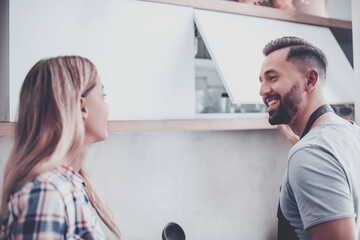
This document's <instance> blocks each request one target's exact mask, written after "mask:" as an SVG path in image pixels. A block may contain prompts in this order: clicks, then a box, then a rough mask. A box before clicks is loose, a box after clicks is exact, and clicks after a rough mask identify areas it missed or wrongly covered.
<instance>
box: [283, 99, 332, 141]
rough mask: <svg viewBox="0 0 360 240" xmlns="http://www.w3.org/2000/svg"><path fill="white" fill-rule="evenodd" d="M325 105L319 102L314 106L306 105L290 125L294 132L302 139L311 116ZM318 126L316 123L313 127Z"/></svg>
mask: <svg viewBox="0 0 360 240" xmlns="http://www.w3.org/2000/svg"><path fill="white" fill-rule="evenodd" d="M324 104H326V102H325V101H318V102H316V103H314V104H304V106H303V107H302V108H300V109H299V111H298V112H297V114H296V116H295V117H294V118H293V120H292V121H291V122H290V123H289V126H290V128H291V129H292V131H293V132H294V133H295V134H296V135H298V136H299V137H300V136H301V135H302V134H303V132H304V130H305V127H306V125H307V123H308V121H309V118H310V116H311V114H313V112H315V111H316V109H318V108H319V107H320V106H322V105H324ZM316 125H317V124H316V122H315V123H314V124H313V126H312V127H314V126H316Z"/></svg>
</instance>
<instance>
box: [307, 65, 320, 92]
mask: <svg viewBox="0 0 360 240" xmlns="http://www.w3.org/2000/svg"><path fill="white" fill-rule="evenodd" d="M318 80H319V73H318V72H317V71H316V70H315V69H310V70H309V71H308V72H307V74H306V88H305V90H306V91H307V92H311V91H312V90H313V89H314V88H315V87H316V84H317V82H318Z"/></svg>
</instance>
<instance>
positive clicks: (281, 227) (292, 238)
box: [277, 104, 333, 240]
mask: <svg viewBox="0 0 360 240" xmlns="http://www.w3.org/2000/svg"><path fill="white" fill-rule="evenodd" d="M327 112H333V110H332V108H331V107H330V105H329V104H325V105H322V106H321V107H319V108H318V109H316V110H315V112H313V113H312V114H311V116H310V118H309V120H308V122H307V124H306V127H305V129H304V132H303V134H302V135H301V137H300V139H301V138H303V137H304V136H305V135H306V134H307V133H308V132H309V131H310V128H311V127H312V125H314V122H315V121H316V120H317V119H318V118H319V117H320V116H321V115H323V114H324V113H327ZM277 217H278V238H277V239H278V240H299V238H298V237H297V236H296V233H295V230H294V228H293V227H292V226H291V225H290V223H289V221H288V220H287V219H286V218H285V216H284V214H283V213H282V211H281V208H280V202H279V205H278V211H277Z"/></svg>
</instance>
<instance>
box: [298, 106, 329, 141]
mask: <svg viewBox="0 0 360 240" xmlns="http://www.w3.org/2000/svg"><path fill="white" fill-rule="evenodd" d="M327 112H334V111H333V110H332V108H331V107H330V105H329V104H324V105H322V106H321V107H319V108H318V109H316V110H315V112H313V113H312V114H311V116H310V118H309V120H308V122H307V124H306V127H305V129H304V131H303V133H302V135H301V137H300V139H301V138H303V137H304V136H305V135H306V134H307V133H308V132H309V131H310V128H311V127H312V125H314V122H315V121H316V120H317V119H318V118H319V117H320V116H321V115H323V114H324V113H327Z"/></svg>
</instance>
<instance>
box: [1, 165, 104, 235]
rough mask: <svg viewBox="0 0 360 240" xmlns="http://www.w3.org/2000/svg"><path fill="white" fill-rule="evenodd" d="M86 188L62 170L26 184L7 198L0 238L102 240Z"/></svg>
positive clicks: (79, 179)
mask: <svg viewBox="0 0 360 240" xmlns="http://www.w3.org/2000/svg"><path fill="white" fill-rule="evenodd" d="M85 186H86V183H85V182H84V180H83V179H82V177H81V176H80V175H79V174H78V173H77V172H75V171H74V170H72V169H71V168H68V167H65V166H61V167H58V168H56V169H54V170H52V171H49V172H46V173H43V174H41V175H40V176H38V177H37V178H35V179H32V180H29V181H27V182H26V183H25V184H23V185H22V186H20V187H18V188H17V189H16V190H15V191H14V192H13V193H12V195H11V196H10V198H9V201H8V203H7V206H6V210H5V215H4V218H3V220H2V224H1V234H0V236H1V237H0V238H1V239H105V235H104V233H103V232H102V230H101V228H100V225H99V223H98V221H97V218H96V215H95V213H94V211H93V209H92V207H91V204H90V203H89V199H88V197H87V195H86V193H85Z"/></svg>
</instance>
